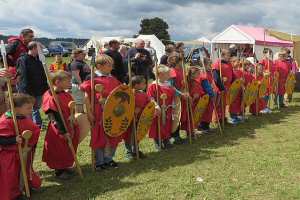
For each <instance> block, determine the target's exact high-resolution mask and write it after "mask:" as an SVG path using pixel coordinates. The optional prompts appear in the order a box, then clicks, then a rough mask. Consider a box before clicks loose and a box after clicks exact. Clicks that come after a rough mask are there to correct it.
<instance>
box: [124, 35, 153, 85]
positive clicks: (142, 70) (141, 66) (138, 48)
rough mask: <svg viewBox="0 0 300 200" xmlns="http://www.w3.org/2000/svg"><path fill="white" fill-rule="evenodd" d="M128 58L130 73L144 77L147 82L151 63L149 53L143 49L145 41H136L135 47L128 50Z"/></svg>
mask: <svg viewBox="0 0 300 200" xmlns="http://www.w3.org/2000/svg"><path fill="white" fill-rule="evenodd" d="M128 56H129V58H130V60H131V62H132V73H133V74H134V75H142V76H144V77H145V79H146V81H147V82H148V79H149V77H150V75H151V72H152V64H153V61H152V59H151V56H150V53H149V51H147V50H146V49H145V41H144V40H142V39H138V40H137V41H136V42H135V47H133V48H131V49H129V50H128Z"/></svg>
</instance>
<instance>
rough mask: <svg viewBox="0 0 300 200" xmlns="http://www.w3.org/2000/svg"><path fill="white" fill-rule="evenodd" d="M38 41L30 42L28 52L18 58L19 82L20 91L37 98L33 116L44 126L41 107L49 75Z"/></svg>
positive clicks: (38, 123) (18, 88)
mask: <svg viewBox="0 0 300 200" xmlns="http://www.w3.org/2000/svg"><path fill="white" fill-rule="evenodd" d="M38 45H39V44H38V43H37V42H30V43H29V44H28V46H27V47H28V53H26V54H23V55H22V56H21V57H20V58H19V59H18V60H17V76H18V79H19V82H18V83H17V90H18V92H21V93H25V94H29V95H31V96H33V97H34V98H35V104H34V106H33V112H32V118H33V121H34V122H35V123H36V124H37V125H38V126H40V127H41V126H42V119H41V115H40V111H39V110H40V107H41V102H42V95H43V94H44V93H45V92H46V90H47V89H48V83H47V77H46V75H45V72H44V68H43V63H42V62H41V61H40V60H39V56H38Z"/></svg>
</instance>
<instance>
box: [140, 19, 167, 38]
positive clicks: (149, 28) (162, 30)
mask: <svg viewBox="0 0 300 200" xmlns="http://www.w3.org/2000/svg"><path fill="white" fill-rule="evenodd" d="M140 27H141V30H140V31H139V34H144V35H151V34H153V35H155V36H156V37H157V38H158V39H160V40H161V41H162V42H163V43H164V44H168V43H170V34H169V32H168V28H169V25H168V24H167V22H165V21H164V20H163V19H161V18H159V17H155V18H151V19H142V20H141V24H140Z"/></svg>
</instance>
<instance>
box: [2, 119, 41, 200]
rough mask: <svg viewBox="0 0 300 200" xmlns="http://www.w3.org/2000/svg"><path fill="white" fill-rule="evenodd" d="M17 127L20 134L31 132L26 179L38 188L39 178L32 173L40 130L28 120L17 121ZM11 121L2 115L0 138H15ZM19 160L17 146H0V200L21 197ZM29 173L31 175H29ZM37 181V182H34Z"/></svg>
mask: <svg viewBox="0 0 300 200" xmlns="http://www.w3.org/2000/svg"><path fill="white" fill-rule="evenodd" d="M18 127H19V132H20V134H21V133H22V132H23V131H25V130H30V131H32V137H31V138H30V140H29V144H28V145H29V146H30V147H31V148H32V149H31V151H30V152H29V153H28V156H27V157H28V160H27V161H28V162H27V177H28V179H29V184H30V186H31V187H35V188H38V187H39V186H40V185H41V180H40V178H39V176H37V174H36V173H35V172H34V171H33V169H32V164H33V159H32V158H33V152H34V149H33V148H34V147H35V146H36V144H37V142H38V139H39V135H40V129H39V127H38V126H37V125H36V124H34V123H33V122H32V120H31V119H30V118H23V119H18ZM15 135H16V134H15V130H14V124H13V120H12V119H11V118H10V117H7V116H5V114H3V115H2V116H1V118H0V136H2V137H12V136H15ZM20 171H21V166H20V158H19V153H18V147H17V145H16V144H15V145H7V146H1V145H0V195H1V200H12V199H15V198H16V197H18V196H19V195H21V191H20V188H19V184H20ZM29 172H31V174H30V173H29ZM33 178H34V179H33ZM35 179H37V180H35ZM36 182H38V183H36Z"/></svg>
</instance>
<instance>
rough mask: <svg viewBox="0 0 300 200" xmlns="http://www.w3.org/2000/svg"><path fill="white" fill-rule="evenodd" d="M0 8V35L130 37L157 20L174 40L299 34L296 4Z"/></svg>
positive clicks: (135, 2)
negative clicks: (233, 29) (227, 32)
mask: <svg viewBox="0 0 300 200" xmlns="http://www.w3.org/2000/svg"><path fill="white" fill-rule="evenodd" d="M0 9H1V10H0V34H18V33H19V31H20V29H22V28H24V27H32V28H33V29H34V30H35V32H36V35H37V36H38V37H76V38H89V37H91V35H100V36H120V35H121V36H130V37H131V36H132V35H134V34H136V33H137V32H138V31H139V28H140V27H139V24H140V20H141V19H142V18H150V17H161V18H163V19H164V20H165V21H166V22H167V23H168V24H169V33H170V34H171V37H172V39H175V40H184V39H196V38H199V37H201V36H207V37H209V38H211V37H212V36H213V35H215V34H216V33H218V32H220V31H222V30H223V29H224V28H226V27H228V26H229V25H231V24H244V25H255V26H263V27H267V28H274V29H278V30H281V31H286V32H292V33H295V34H300V0H290V1H288V0H265V1H264V0H250V1H249V0H198V1H197V0H127V1H126V0H0Z"/></svg>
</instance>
